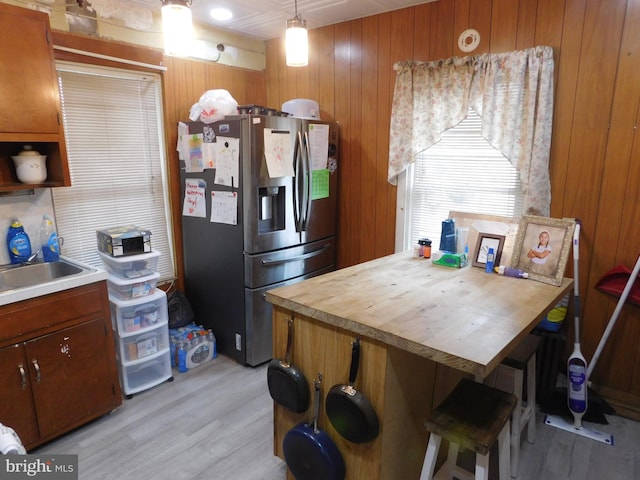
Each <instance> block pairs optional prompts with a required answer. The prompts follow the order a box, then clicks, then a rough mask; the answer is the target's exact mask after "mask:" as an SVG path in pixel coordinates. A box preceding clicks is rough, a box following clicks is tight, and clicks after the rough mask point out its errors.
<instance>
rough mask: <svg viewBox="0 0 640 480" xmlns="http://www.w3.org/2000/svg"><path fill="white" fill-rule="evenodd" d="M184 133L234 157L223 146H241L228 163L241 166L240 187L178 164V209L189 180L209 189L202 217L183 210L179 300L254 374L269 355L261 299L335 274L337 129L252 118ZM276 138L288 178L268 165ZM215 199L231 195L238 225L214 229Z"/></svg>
mask: <svg viewBox="0 0 640 480" xmlns="http://www.w3.org/2000/svg"><path fill="white" fill-rule="evenodd" d="M186 125H187V128H188V134H189V136H191V135H193V134H194V133H202V134H203V138H204V142H205V143H218V142H224V145H227V146H229V144H230V143H231V144H232V146H231V147H230V148H233V147H235V145H236V143H234V142H233V141H230V140H229V139H236V138H237V139H238V140H237V146H238V147H237V152H232V155H231V158H232V161H233V159H235V158H237V160H238V163H239V168H238V175H237V176H238V177H239V178H233V177H232V178H231V182H229V179H228V178H227V181H226V183H227V185H220V184H217V183H216V177H215V176H216V174H217V171H218V170H220V171H221V172H222V166H221V164H219V166H218V168H208V169H205V170H204V171H202V172H197V171H196V172H193V171H192V172H187V171H186V170H187V169H186V162H185V161H183V160H181V162H180V164H181V178H182V181H181V185H182V186H181V188H182V198H183V201H184V200H185V185H186V181H187V180H188V179H192V181H191V184H194V183H196V182H200V184H201V187H202V188H204V189H205V194H204V199H205V202H204V203H205V206H206V215H205V216H204V217H202V216H200V217H196V216H191V215H185V214H184V211H183V216H182V229H183V247H184V269H185V293H186V295H187V298H188V299H189V301H190V303H191V306H192V307H193V310H194V312H195V316H196V318H195V321H196V323H198V324H201V325H203V326H205V327H207V328H211V329H212V330H213V332H214V334H215V336H216V341H217V347H218V351H219V352H220V353H222V354H225V355H228V356H230V357H232V358H234V359H236V360H237V361H238V362H240V363H243V364H248V365H251V366H255V365H259V364H261V363H264V362H266V361H268V360H270V359H271V358H272V356H273V354H272V328H271V315H272V309H271V305H270V304H269V303H268V302H267V301H266V300H265V299H264V292H265V291H267V290H269V289H272V288H275V287H278V286H282V285H287V284H290V283H294V282H298V281H300V280H303V279H305V278H310V277H313V276H316V275H320V274H323V273H327V272H330V271H332V270H334V269H335V262H336V229H337V194H338V172H337V168H338V164H339V161H338V160H339V154H338V144H339V143H338V138H339V137H338V135H339V129H338V125H337V124H335V123H327V122H321V121H316V120H302V119H296V118H292V117H283V116H269V115H248V114H245V115H234V116H228V117H225V118H224V119H223V120H220V121H218V122H215V123H212V124H208V125H207V124H203V123H200V122H190V123H187V124H186ZM273 138H275V139H276V140H277V141H278V144H279V145H280V146H284V148H281V149H280V150H279V153H280V154H282V156H283V157H284V158H279V160H280V161H281V162H282V165H284V166H285V167H287V168H285V169H284V176H280V175H283V172H282V171H280V172H278V171H277V170H276V171H274V170H275V169H274V168H273V166H272V164H270V163H268V162H267V159H268V158H269V159H272V160H273V153H274V152H272V151H271V150H272V149H273V144H272V142H271V139H273ZM224 145H223V143H220V144H219V145H218V146H217V147H220V148H224ZM206 146H207V145H203V147H206ZM208 147H216V145H208ZM195 150H196V152H197V148H196V149H195ZM187 157H188V158H190V157H189V156H188V155H187ZM287 170H290V171H287ZM225 175H227V176H228V172H226V173H225ZM223 183H224V182H223ZM229 183H230V184H229ZM212 191H214V193H215V192H234V193H235V198H236V199H237V205H236V204H235V203H232V204H233V205H235V207H234V208H237V211H236V212H235V213H237V222H236V223H235V224H233V222H231V223H221V222H219V221H212V215H211V213H212V212H211V209H212V208H217V207H216V206H215V205H214V202H213V201H212V197H211V192H212ZM235 201H236V200H234V201H233V202H235ZM200 213H201V214H202V212H200Z"/></svg>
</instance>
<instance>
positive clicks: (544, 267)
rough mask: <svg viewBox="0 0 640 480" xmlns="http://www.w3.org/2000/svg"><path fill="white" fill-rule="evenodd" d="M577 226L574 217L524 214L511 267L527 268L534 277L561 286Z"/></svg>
mask: <svg viewBox="0 0 640 480" xmlns="http://www.w3.org/2000/svg"><path fill="white" fill-rule="evenodd" d="M575 226H576V221H575V219H574V218H563V219H556V218H548V217H538V216H533V215H524V216H523V217H522V219H521V220H520V225H519V226H518V235H517V237H516V243H515V246H514V251H513V256H512V257H511V263H512V265H511V266H512V267H515V268H520V269H522V270H524V271H525V272H527V273H528V274H529V278H530V279H532V280H537V281H539V282H543V283H549V284H551V285H556V286H558V285H561V284H562V277H564V271H565V267H566V265H567V259H568V258H569V251H570V250H571V243H572V240H573V231H574V229H575Z"/></svg>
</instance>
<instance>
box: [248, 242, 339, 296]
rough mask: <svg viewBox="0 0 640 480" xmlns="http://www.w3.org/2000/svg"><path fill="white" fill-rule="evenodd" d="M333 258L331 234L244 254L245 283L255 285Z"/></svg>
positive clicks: (330, 262)
mask: <svg viewBox="0 0 640 480" xmlns="http://www.w3.org/2000/svg"><path fill="white" fill-rule="evenodd" d="M335 259H336V247H335V237H329V238H327V239H323V240H319V241H317V242H312V243H307V244H305V245H300V246H297V247H291V248H285V249H282V250H275V251H271V252H267V253H260V254H257V255H247V254H245V257H244V272H245V277H244V278H245V287H247V288H259V287H263V286H267V285H272V284H274V283H278V282H282V281H284V280H288V279H292V278H296V277H300V276H302V275H306V274H309V273H312V272H315V271H318V270H321V269H323V268H326V267H329V266H331V267H333V266H334V264H335Z"/></svg>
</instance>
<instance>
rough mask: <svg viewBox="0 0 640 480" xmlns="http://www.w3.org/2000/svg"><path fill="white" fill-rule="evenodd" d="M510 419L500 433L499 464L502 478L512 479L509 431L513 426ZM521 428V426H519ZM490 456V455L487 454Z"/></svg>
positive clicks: (504, 479)
mask: <svg viewBox="0 0 640 480" xmlns="http://www.w3.org/2000/svg"><path fill="white" fill-rule="evenodd" d="M509 423H510V422H509V420H507V423H506V424H505V425H504V427H502V430H501V431H500V435H499V436H498V465H499V467H498V468H499V470H500V471H499V474H498V477H499V478H500V480H510V478H509V477H511V474H512V473H511V458H510V457H511V442H510V441H509V432H510V431H511V426H510V425H509ZM518 428H519V427H518ZM487 456H488V455H487Z"/></svg>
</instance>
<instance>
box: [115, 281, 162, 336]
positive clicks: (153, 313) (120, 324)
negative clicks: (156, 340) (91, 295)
mask: <svg viewBox="0 0 640 480" xmlns="http://www.w3.org/2000/svg"><path fill="white" fill-rule="evenodd" d="M109 302H110V303H111V325H112V326H113V329H114V330H115V331H116V332H118V335H119V336H120V338H123V339H124V338H126V337H128V336H130V335H138V334H141V333H144V332H147V331H150V330H153V329H154V327H155V326H157V325H163V324H165V325H166V324H167V323H168V321H169V312H168V309H167V295H166V294H165V292H164V291H163V290H160V289H156V291H155V292H153V293H152V294H150V295H147V296H145V297H143V298H136V299H134V300H122V299H119V298H117V297H116V296H114V295H109Z"/></svg>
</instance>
